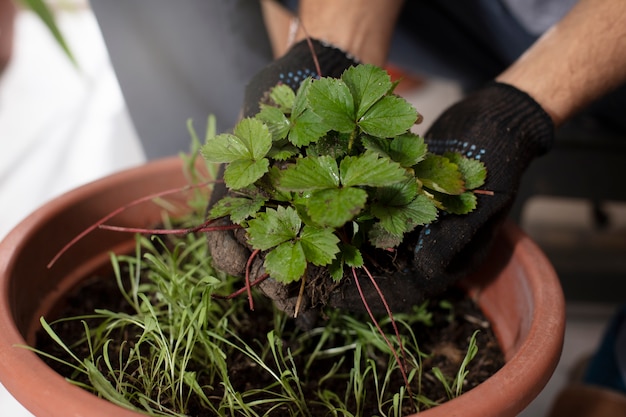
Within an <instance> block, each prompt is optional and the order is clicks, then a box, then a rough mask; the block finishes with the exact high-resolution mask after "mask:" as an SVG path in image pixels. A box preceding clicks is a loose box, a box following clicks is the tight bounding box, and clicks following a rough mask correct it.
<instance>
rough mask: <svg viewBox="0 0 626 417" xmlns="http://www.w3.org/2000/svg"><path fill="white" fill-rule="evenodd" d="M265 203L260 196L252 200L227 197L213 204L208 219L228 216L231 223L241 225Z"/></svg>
mask: <svg viewBox="0 0 626 417" xmlns="http://www.w3.org/2000/svg"><path fill="white" fill-rule="evenodd" d="M265 201H266V199H265V198H263V197H261V196H256V197H254V198H248V197H230V196H227V197H224V198H222V199H221V200H219V201H218V202H217V203H215V205H214V206H213V207H212V208H211V211H210V212H209V218H211V219H217V218H220V217H224V216H230V220H231V221H232V222H233V223H236V224H241V222H243V221H244V220H246V219H247V218H248V217H254V216H255V215H256V213H257V212H258V211H259V210H260V209H261V207H263V205H264V204H265Z"/></svg>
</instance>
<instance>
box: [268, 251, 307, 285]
mask: <svg viewBox="0 0 626 417" xmlns="http://www.w3.org/2000/svg"><path fill="white" fill-rule="evenodd" d="M306 265H307V262H306V257H305V256H304V250H303V249H302V245H301V244H300V242H285V243H282V244H280V245H279V246H277V247H276V248H274V249H272V250H271V251H270V252H268V253H267V255H266V256H265V262H264V263H263V266H265V270H266V271H267V273H268V274H269V275H270V276H271V277H272V278H273V279H275V280H276V281H279V282H282V283H285V284H288V283H290V282H294V281H298V280H299V279H300V278H302V276H303V275H304V273H305V272H306Z"/></svg>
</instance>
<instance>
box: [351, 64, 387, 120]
mask: <svg viewBox="0 0 626 417" xmlns="http://www.w3.org/2000/svg"><path fill="white" fill-rule="evenodd" d="M341 79H342V80H343V81H344V82H345V83H346V85H347V86H348V88H349V89H350V92H351V93H352V97H353V98H354V106H355V108H356V109H357V111H356V119H360V118H361V117H362V116H363V115H364V114H365V112H366V111H368V110H369V109H370V107H372V105H373V104H374V103H376V102H377V101H378V100H380V99H381V98H382V97H383V96H384V95H385V94H386V93H387V92H389V91H390V90H391V88H392V86H393V84H392V83H391V77H389V74H388V73H387V71H385V70H384V69H382V68H380V67H377V66H375V65H358V66H353V67H350V68H348V69H347V70H346V71H344V73H343V75H342V76H341Z"/></svg>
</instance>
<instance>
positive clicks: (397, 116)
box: [358, 96, 417, 138]
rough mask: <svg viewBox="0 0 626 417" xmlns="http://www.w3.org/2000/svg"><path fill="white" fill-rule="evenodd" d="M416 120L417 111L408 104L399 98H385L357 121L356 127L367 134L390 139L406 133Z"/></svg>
mask: <svg viewBox="0 0 626 417" xmlns="http://www.w3.org/2000/svg"><path fill="white" fill-rule="evenodd" d="M416 120H417V111H416V110H415V109H414V108H413V106H412V105H411V104H410V103H408V102H407V101H406V100H404V99H403V98H400V97H396V96H385V97H383V98H382V99H380V100H379V101H377V102H376V103H375V104H374V105H373V106H372V107H371V108H370V109H369V110H368V111H367V112H366V113H365V114H364V115H363V116H362V117H360V118H359V119H358V125H359V127H360V128H361V129H362V130H363V132H365V133H367V134H370V135H373V136H378V137H381V138H390V137H394V136H398V135H401V134H403V133H406V132H407V131H408V130H409V129H411V127H413V124H415V121H416Z"/></svg>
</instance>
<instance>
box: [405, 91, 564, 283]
mask: <svg viewBox="0 0 626 417" xmlns="http://www.w3.org/2000/svg"><path fill="white" fill-rule="evenodd" d="M425 139H426V142H427V143H428V147H429V150H430V151H431V152H433V153H437V154H442V153H444V152H449V151H453V152H460V153H462V154H464V155H465V156H467V157H470V158H475V159H479V160H481V161H482V162H483V163H484V164H485V167H486V168H487V178H486V182H485V185H484V186H483V187H482V189H483V190H486V191H490V192H493V195H481V194H478V195H477V198H478V204H477V208H476V210H474V211H473V212H471V213H469V214H468V215H461V216H456V215H445V216H442V217H441V218H440V219H439V220H438V221H436V222H435V223H433V224H432V225H430V226H429V227H426V228H424V229H422V230H421V232H420V234H419V237H418V240H417V242H416V247H415V251H414V255H415V256H414V267H415V269H416V271H417V273H418V275H419V277H420V279H422V280H424V283H425V284H424V285H425V288H426V289H427V290H431V291H439V290H441V289H444V288H446V287H447V286H449V285H450V284H451V283H453V282H454V281H456V280H457V279H459V278H462V277H464V276H466V275H468V274H469V273H470V272H472V271H473V270H474V269H475V268H476V266H477V265H478V264H479V263H481V262H482V261H483V260H484V259H485V256H486V255H487V251H488V249H489V246H490V243H491V241H492V239H493V237H494V234H495V232H496V230H497V228H498V227H499V226H500V225H501V223H502V222H503V220H504V219H505V218H506V217H507V215H508V213H509V211H510V208H511V206H512V205H513V203H514V200H515V197H516V195H517V191H518V188H519V185H520V181H521V177H522V174H523V173H524V171H525V170H526V168H527V167H528V165H529V164H530V162H531V161H532V160H533V159H534V158H535V157H537V156H539V155H542V154H544V153H545V152H547V151H548V150H549V149H550V147H551V146H552V142H553V140H554V125H553V123H552V119H551V118H550V116H549V115H548V114H547V113H546V112H545V111H544V110H543V109H542V108H541V106H540V105H539V104H538V103H537V102H536V101H535V100H533V99H532V98H531V97H530V96H529V95H527V94H526V93H524V92H522V91H520V90H518V89H516V88H515V87H513V86H510V85H507V84H502V83H491V84H489V85H488V86H486V87H485V88H483V89H482V90H479V91H477V92H475V93H473V94H471V95H470V96H468V97H467V98H465V99H464V100H462V101H460V102H459V103H457V104H455V105H453V106H452V107H450V108H449V109H448V110H446V111H445V112H444V113H443V114H442V115H441V116H440V117H439V118H438V119H437V120H436V121H435V123H434V124H433V125H432V127H431V128H430V129H429V130H428V132H427V133H426V135H425Z"/></svg>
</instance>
